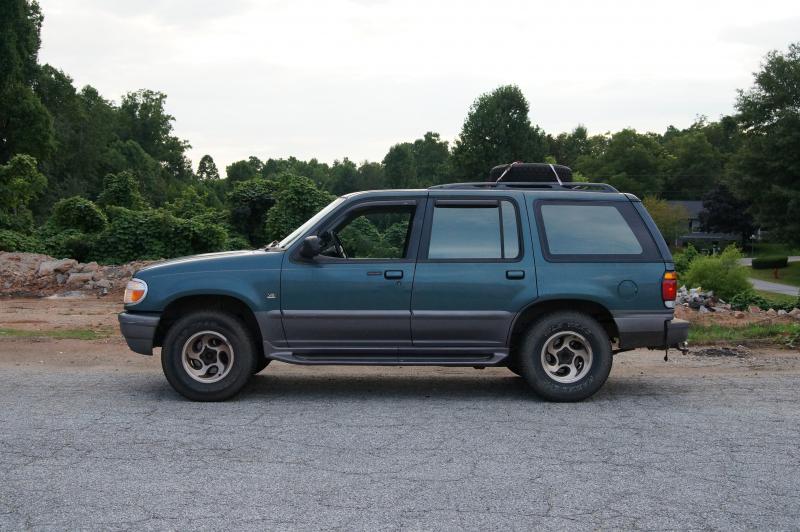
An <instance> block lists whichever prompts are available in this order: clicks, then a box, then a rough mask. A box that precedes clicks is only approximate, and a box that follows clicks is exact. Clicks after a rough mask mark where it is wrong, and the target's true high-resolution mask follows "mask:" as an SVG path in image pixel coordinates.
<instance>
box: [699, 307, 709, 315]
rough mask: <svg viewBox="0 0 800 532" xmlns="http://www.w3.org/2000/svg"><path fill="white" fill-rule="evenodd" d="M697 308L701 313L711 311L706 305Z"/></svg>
mask: <svg viewBox="0 0 800 532" xmlns="http://www.w3.org/2000/svg"><path fill="white" fill-rule="evenodd" d="M697 310H699V311H700V314H706V313H708V312H711V311H710V310H708V308H706V307H700V308H699V309H697Z"/></svg>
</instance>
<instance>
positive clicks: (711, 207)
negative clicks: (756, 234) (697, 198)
mask: <svg viewBox="0 0 800 532" xmlns="http://www.w3.org/2000/svg"><path fill="white" fill-rule="evenodd" d="M700 223H701V224H702V226H703V229H704V230H706V231H715V232H720V233H734V234H737V235H739V236H740V237H741V242H742V247H744V245H745V243H746V242H747V240H748V239H749V238H750V235H752V234H753V231H755V227H754V225H753V218H752V217H751V216H750V213H749V212H748V204H747V203H746V202H744V201H742V200H740V199H738V198H736V197H735V196H734V195H733V194H731V192H730V191H729V190H728V188H727V187H726V186H725V185H724V184H719V185H717V186H716V187H715V188H714V189H713V190H711V191H710V192H708V193H707V194H706V195H705V196H704V197H703V210H702V211H701V212H700Z"/></svg>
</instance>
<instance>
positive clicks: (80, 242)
mask: <svg viewBox="0 0 800 532" xmlns="http://www.w3.org/2000/svg"><path fill="white" fill-rule="evenodd" d="M43 243H44V250H45V252H46V253H47V254H48V255H51V256H53V257H68V258H70V259H75V260H77V261H78V262H86V261H87V260H89V259H90V257H92V255H93V254H94V245H95V235H91V234H86V233H82V232H80V231H78V230H77V229H67V230H66V231H62V232H60V233H56V234H53V235H51V236H49V237H47V238H46V239H44V242H43Z"/></svg>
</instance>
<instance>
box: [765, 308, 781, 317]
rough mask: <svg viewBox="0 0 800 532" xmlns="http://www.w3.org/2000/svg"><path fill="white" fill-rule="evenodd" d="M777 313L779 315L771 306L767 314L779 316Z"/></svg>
mask: <svg viewBox="0 0 800 532" xmlns="http://www.w3.org/2000/svg"><path fill="white" fill-rule="evenodd" d="M777 315H778V313H777V312H775V309H774V308H771V309H769V310H768V311H767V316H777Z"/></svg>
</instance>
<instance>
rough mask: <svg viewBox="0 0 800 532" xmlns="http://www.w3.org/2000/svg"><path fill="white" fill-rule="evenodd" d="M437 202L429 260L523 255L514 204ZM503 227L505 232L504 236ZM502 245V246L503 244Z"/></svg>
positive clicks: (496, 257)
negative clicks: (453, 203)
mask: <svg viewBox="0 0 800 532" xmlns="http://www.w3.org/2000/svg"><path fill="white" fill-rule="evenodd" d="M500 205H501V206H502V207H499V206H494V205H488V206H487V205H480V206H476V205H473V206H467V205H464V206H461V205H437V206H435V207H434V209H433V221H432V224H431V240H430V245H429V247H428V258H429V259H502V258H512V259H513V258H516V257H517V255H519V234H518V228H517V215H516V211H515V208H514V206H513V205H512V204H511V203H510V202H508V201H502V202H500ZM501 228H502V230H503V232H504V234H503V238H502V239H501V234H500V231H501ZM501 244H502V246H501Z"/></svg>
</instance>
